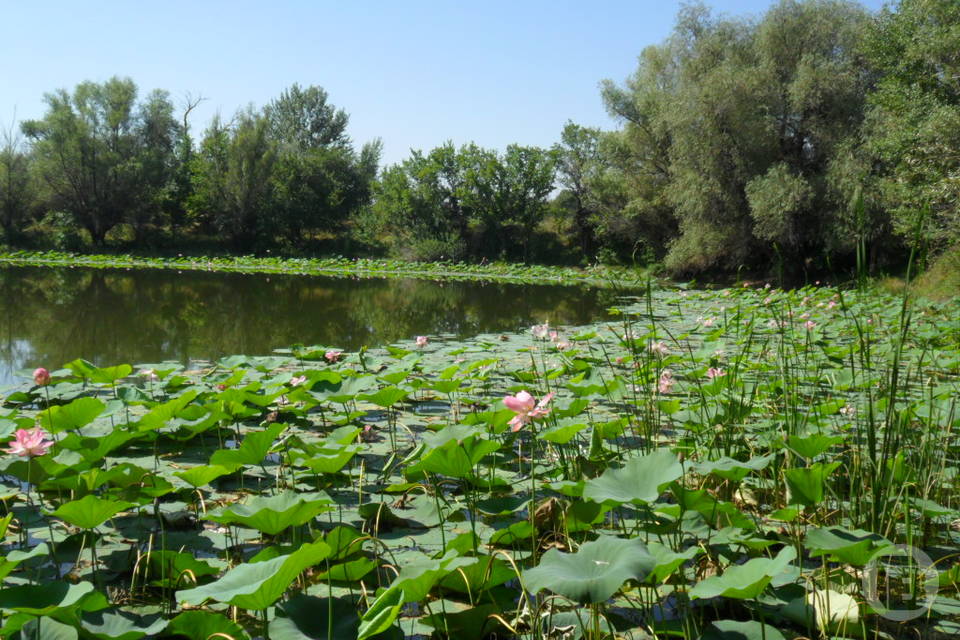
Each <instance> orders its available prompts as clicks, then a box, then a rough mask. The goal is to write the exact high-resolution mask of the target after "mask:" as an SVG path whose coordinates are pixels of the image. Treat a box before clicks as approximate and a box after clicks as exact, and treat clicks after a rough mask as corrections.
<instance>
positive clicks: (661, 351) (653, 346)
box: [647, 340, 670, 358]
mask: <svg viewBox="0 0 960 640" xmlns="http://www.w3.org/2000/svg"><path fill="white" fill-rule="evenodd" d="M647 351H649V352H650V353H652V354H654V355H657V356H660V357H661V358H663V357H666V356H668V355H670V347H668V346H667V345H666V343H665V342H664V341H663V340H658V341H657V342H654V341H653V340H651V341H650V342H648V343H647Z"/></svg>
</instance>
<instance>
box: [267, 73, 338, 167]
mask: <svg viewBox="0 0 960 640" xmlns="http://www.w3.org/2000/svg"><path fill="white" fill-rule="evenodd" d="M263 115H264V116H265V117H266V119H267V121H268V122H269V124H270V136H271V137H272V138H273V139H274V140H276V141H277V142H278V143H279V144H280V145H281V146H289V147H293V148H295V149H298V150H300V151H306V150H308V149H325V148H329V147H338V148H349V147H350V138H349V137H348V136H347V133H346V129H347V123H348V122H349V120H350V118H349V116H348V115H347V113H346V112H345V111H343V110H342V109H336V108H335V107H334V106H333V105H331V104H328V103H327V92H326V91H324V90H323V89H322V88H320V87H315V86H310V87H307V88H306V89H301V88H300V85H298V84H293V85H292V86H291V87H290V88H289V89H287V90H286V91H284V92H283V93H282V94H280V97H279V98H277V99H276V100H274V101H273V102H271V103H270V104H268V105H267V106H266V107H265V108H264V110H263Z"/></svg>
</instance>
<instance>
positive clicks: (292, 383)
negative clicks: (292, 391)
mask: <svg viewBox="0 0 960 640" xmlns="http://www.w3.org/2000/svg"><path fill="white" fill-rule="evenodd" d="M306 381H307V376H297V377H296V378H290V386H291V387H297V386H300V385H301V384H303V383H304V382H306Z"/></svg>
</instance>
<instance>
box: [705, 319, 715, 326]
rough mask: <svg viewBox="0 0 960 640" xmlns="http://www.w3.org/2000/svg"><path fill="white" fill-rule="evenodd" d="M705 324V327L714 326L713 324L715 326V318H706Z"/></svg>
mask: <svg viewBox="0 0 960 640" xmlns="http://www.w3.org/2000/svg"><path fill="white" fill-rule="evenodd" d="M703 326H705V327H712V326H713V318H704V319H703Z"/></svg>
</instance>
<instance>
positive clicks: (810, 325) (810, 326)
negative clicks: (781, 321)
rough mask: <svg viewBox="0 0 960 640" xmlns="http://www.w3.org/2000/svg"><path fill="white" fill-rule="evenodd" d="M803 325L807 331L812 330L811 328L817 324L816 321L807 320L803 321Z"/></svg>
mask: <svg viewBox="0 0 960 640" xmlns="http://www.w3.org/2000/svg"><path fill="white" fill-rule="evenodd" d="M803 326H804V327H806V329H807V331H813V328H814V327H815V326H817V323H816V322H814V321H813V320H807V321H806V322H804V323H803Z"/></svg>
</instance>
